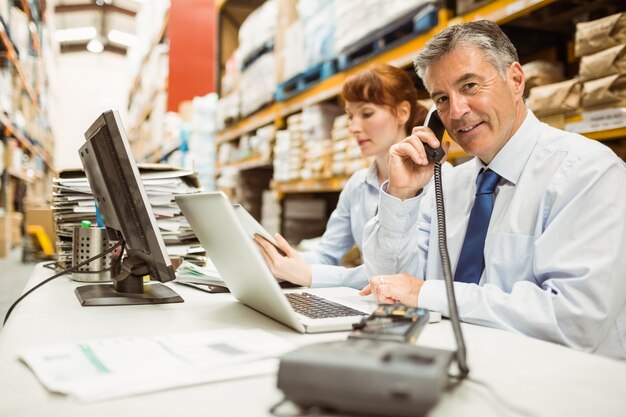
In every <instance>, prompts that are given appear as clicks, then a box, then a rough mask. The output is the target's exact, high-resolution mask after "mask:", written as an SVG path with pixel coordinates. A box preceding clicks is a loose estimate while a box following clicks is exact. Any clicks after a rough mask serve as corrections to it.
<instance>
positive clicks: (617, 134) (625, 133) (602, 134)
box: [581, 127, 626, 140]
mask: <svg viewBox="0 0 626 417" xmlns="http://www.w3.org/2000/svg"><path fill="white" fill-rule="evenodd" d="M581 134H582V135H583V136H586V137H588V138H589V139H595V140H613V139H626V127H618V128H615V129H608V130H600V131H597V132H586V133H581Z"/></svg>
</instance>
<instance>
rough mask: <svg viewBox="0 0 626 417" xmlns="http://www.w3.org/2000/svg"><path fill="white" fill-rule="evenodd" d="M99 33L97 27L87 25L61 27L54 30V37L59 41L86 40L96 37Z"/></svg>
mask: <svg viewBox="0 0 626 417" xmlns="http://www.w3.org/2000/svg"><path fill="white" fill-rule="evenodd" d="M96 35H97V32H96V28H95V27H93V26H86V27H82V28H71V29H59V30H57V31H56V32H54V38H55V39H56V40H57V42H76V41H86V40H89V39H93V38H95V37H96Z"/></svg>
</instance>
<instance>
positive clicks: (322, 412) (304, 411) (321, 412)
mask: <svg viewBox="0 0 626 417" xmlns="http://www.w3.org/2000/svg"><path fill="white" fill-rule="evenodd" d="M287 403H291V401H289V400H288V399H287V398H283V399H282V400H280V401H279V402H277V403H276V404H274V405H273V406H272V407H271V408H270V410H269V411H270V414H272V415H273V416H276V417H304V416H307V417H315V416H319V417H322V416H327V415H329V414H332V412H331V410H329V409H326V408H323V407H319V406H311V407H301V406H299V405H296V404H294V403H291V404H294V407H296V408H297V409H298V410H300V412H299V413H298V414H283V413H280V412H279V411H278V409H279V408H280V407H281V406H282V405H284V404H287Z"/></svg>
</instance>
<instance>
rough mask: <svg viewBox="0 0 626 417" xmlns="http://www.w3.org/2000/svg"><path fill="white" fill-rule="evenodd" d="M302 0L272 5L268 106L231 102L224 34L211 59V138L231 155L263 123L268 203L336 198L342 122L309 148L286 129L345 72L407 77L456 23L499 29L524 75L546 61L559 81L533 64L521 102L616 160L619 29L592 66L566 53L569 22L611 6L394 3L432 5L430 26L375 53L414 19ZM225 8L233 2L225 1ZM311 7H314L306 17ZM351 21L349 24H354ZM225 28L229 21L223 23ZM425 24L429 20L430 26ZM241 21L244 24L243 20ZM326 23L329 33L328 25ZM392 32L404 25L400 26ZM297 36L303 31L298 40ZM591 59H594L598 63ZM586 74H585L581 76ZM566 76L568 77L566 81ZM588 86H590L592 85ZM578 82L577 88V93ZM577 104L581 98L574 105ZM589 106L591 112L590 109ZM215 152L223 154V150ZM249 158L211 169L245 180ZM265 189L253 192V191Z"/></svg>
mask: <svg viewBox="0 0 626 417" xmlns="http://www.w3.org/2000/svg"><path fill="white" fill-rule="evenodd" d="M229 3H230V2H229V1H225V2H223V4H221V6H220V8H219V10H220V13H223V12H224V11H226V12H227V13H228V14H230V13H232V10H231V9H228V7H229ZM237 3H238V2H237ZM304 3H305V2H299V1H297V0H276V1H275V4H276V5H277V7H278V11H277V15H278V23H277V25H276V28H275V30H276V32H275V36H276V38H275V42H274V50H273V55H274V57H275V65H276V67H275V77H276V78H275V80H274V81H272V85H274V83H275V85H277V90H276V91H277V93H276V94H275V101H274V102H271V103H266V104H264V105H263V106H261V107H259V108H258V109H257V110H254V111H252V112H249V111H243V112H242V111H241V99H242V97H244V96H245V95H247V94H250V92H249V91H248V90H247V89H245V88H242V86H241V84H240V83H239V82H238V80H239V77H240V76H241V66H240V65H238V64H237V59H240V58H241V57H238V55H237V52H236V51H237V45H235V44H233V43H232V39H233V37H232V36H229V37H227V38H228V39H229V42H230V44H229V45H228V47H227V48H225V49H228V50H229V51H230V53H229V55H228V56H229V57H230V58H231V59H228V60H227V59H226V57H223V59H222V62H221V65H222V68H223V70H224V72H223V74H222V75H223V76H222V83H221V85H220V88H219V89H220V90H221V98H220V106H221V108H222V110H223V111H222V112H221V116H220V119H219V120H218V124H219V125H220V131H219V132H218V133H217V145H218V152H220V148H226V149H228V148H238V147H239V146H240V144H241V140H242V139H243V140H244V144H245V142H246V141H248V140H249V138H247V137H252V136H255V135H257V132H258V130H259V129H261V128H263V127H264V126H272V127H274V128H275V129H276V131H275V135H274V138H273V142H272V152H271V155H272V156H271V161H272V171H271V172H272V173H271V181H270V182H269V184H268V188H269V189H270V190H272V191H273V192H275V194H274V196H275V197H277V198H280V199H283V200H284V202H286V201H288V199H289V198H295V197H298V198H300V197H303V196H304V195H308V197H309V198H311V199H315V198H318V197H322V195H325V194H328V193H337V192H338V191H340V190H341V189H342V188H343V184H345V181H346V180H347V178H349V176H350V174H351V173H352V172H354V170H355V169H358V167H357V165H358V164H357V162H356V161H357V160H358V158H356V157H355V158H354V162H348V161H349V160H350V158H351V157H354V156H355V155H352V153H351V152H355V151H354V150H350V149H349V143H350V140H349V139H346V136H347V132H346V130H347V129H346V128H345V119H343V124H342V116H341V114H339V113H338V114H336V115H335V118H336V120H334V122H335V126H334V128H333V129H332V130H331V131H329V132H328V135H327V136H326V137H325V138H323V139H321V140H320V141H319V144H317V143H316V141H312V140H311V141H309V140H306V141H303V140H302V138H301V137H300V136H298V134H297V133H296V131H295V129H294V126H295V123H296V121H297V119H298V118H300V117H302V116H301V115H302V114H304V113H305V112H306V111H307V109H310V108H312V107H314V106H317V105H337V104H339V103H338V96H339V93H340V91H341V86H342V84H343V82H344V81H345V79H346V78H347V77H348V76H349V75H350V74H353V73H355V72H356V71H359V70H360V69H362V68H364V67H366V66H369V65H371V64H373V63H389V64H392V65H395V66H398V67H401V68H405V69H406V70H407V72H411V64H412V60H413V58H414V56H415V53H416V52H417V51H418V50H419V49H420V48H421V47H422V46H423V45H424V43H425V42H426V41H427V40H428V39H430V38H431V37H432V36H433V35H434V34H435V33H437V32H438V31H440V30H441V29H443V28H445V27H447V26H448V25H451V24H455V23H459V22H463V21H472V20H476V19H489V20H493V21H495V22H496V23H498V24H499V25H501V27H502V28H503V29H504V31H505V32H506V33H507V35H509V37H510V38H511V39H512V41H513V43H514V44H515V45H516V47H517V48H518V52H519V55H520V60H521V63H522V64H524V65H525V68H530V67H529V66H527V65H529V64H532V63H533V62H537V61H544V62H547V63H549V64H550V65H552V66H554V67H558V66H559V65H560V68H561V69H560V71H561V76H560V78H559V77H556V78H555V77H552V78H550V77H547V76H546V74H545V72H544V70H543V69H542V66H537V67H538V68H539V70H538V71H537V72H536V80H531V77H530V75H531V73H530V71H528V74H527V75H529V77H528V80H529V85H536V88H535V89H533V90H535V91H533V90H531V91H532V97H531V98H529V99H528V100H529V101H528V103H529V106H530V107H531V108H532V109H534V110H535V111H536V112H537V114H538V116H540V117H542V118H543V119H544V120H545V121H547V122H549V123H551V124H554V125H557V126H559V127H562V128H567V129H571V130H575V131H579V132H581V133H583V134H585V135H586V136H588V137H590V138H592V139H598V140H604V141H606V143H607V144H609V145H610V146H611V147H612V148H613V149H615V151H616V152H618V153H619V150H620V146H621V145H620V143H623V140H624V139H625V138H626V127H624V126H623V125H620V122H619V121H618V120H619V119H620V118H622V117H623V116H622V115H623V109H624V106H623V104H620V103H621V102H620V100H621V99H620V98H619V97H621V96H620V93H619V91H618V90H619V88H621V87H620V86H621V85H622V84H623V81H622V79H621V72H623V70H622V69H620V68H622V67H621V65H622V62H621V60H623V56H624V52H623V45H624V42H623V41H621V43H620V41H619V36H620V35H619V33H621V32H620V30H622V29H620V21H617V22H616V23H612V24H611V25H610V26H611V27H610V28H609V32H610V33H611V36H615V37H616V39H617V40H618V43H617V44H609V43H607V42H605V43H604V44H603V45H605V46H606V48H609V47H613V48H615V49H614V50H612V49H611V50H608V51H600V50H597V51H594V54H600V55H599V56H598V57H594V58H595V60H598V59H599V60H600V61H595V60H591V57H587V56H585V57H583V58H582V59H581V58H579V57H578V56H576V55H575V54H574V44H575V38H576V36H578V35H577V33H578V32H577V31H576V22H593V21H595V20H598V19H602V18H606V17H608V16H611V15H614V14H621V13H622V12H623V9H624V7H623V5H621V3H620V2H618V1H614V0H598V1H594V2H580V1H578V0H560V1H555V0H494V1H489V0H481V1H476V0H464V1H460V0H457V1H456V2H453V1H437V2H427V1H415V2H403V3H402V4H400V3H398V5H399V6H398V7H400V6H403V7H405V8H406V9H405V10H408V9H410V12H407V13H412V12H415V11H416V10H418V9H419V8H420V6H424V5H425V4H427V3H428V4H429V5H430V7H431V9H430V13H432V7H435V10H436V13H435V15H434V16H436V23H434V26H433V27H422V28H421V30H425V31H424V32H423V33H417V31H416V32H415V33H413V32H411V33H410V34H408V35H407V33H405V32H402V30H400V29H398V32H397V33H396V35H397V37H398V39H400V40H401V42H399V43H397V44H392V45H391V46H390V47H385V45H384V42H383V44H381V45H378V44H377V46H376V47H372V46H371V44H368V42H370V41H371V40H372V39H374V41H376V39H375V38H376V37H377V36H378V38H380V39H378V42H382V41H381V39H382V37H383V36H390V37H389V39H394V37H393V36H394V35H393V33H388V32H389V30H388V29H389V28H390V27H392V26H394V25H393V24H392V23H393V22H405V21H410V22H413V24H416V22H417V21H419V19H418V17H419V16H418V15H417V14H415V15H413V16H411V18H410V19H409V20H407V19H408V18H407V15H402V13H399V14H396V15H394V17H393V19H391V18H389V19H391V20H387V21H385V20H384V19H385V18H386V17H388V16H389V15H391V13H386V14H383V13H379V12H378V13H376V16H374V14H372V13H368V12H367V10H369V6H370V3H372V4H374V3H376V4H378V3H377V2H376V1H372V2H367V4H362V2H340V1H334V2H333V1H324V2H316V5H315V7H314V6H313V5H306V4H304ZM391 3H394V2H386V3H385V4H386V5H389V4H391ZM409 3H410V5H409ZM232 4H233V5H234V4H235V2H233V3H232ZM381 4H382V3H381ZM394 4H395V3H394ZM379 6H380V5H379ZM266 7H267V6H266ZM381 7H382V6H381ZM381 7H378V8H377V9H376V8H375V7H374V8H373V10H374V9H375V10H378V11H380V10H382V8H381ZM313 9H315V10H314V11H313V12H311V11H312V10H313ZM329 10H333V12H332V13H330V12H329ZM251 15H252V14H251V13H250V11H248V12H247V14H246V15H245V16H242V15H239V19H240V20H239V21H240V22H243V21H245V20H246V18H247V17H248V16H251ZM229 16H230V15H229ZM318 16H329V18H328V19H323V20H324V21H323V22H319V21H317V20H319V19H316V18H317V17H318ZM330 16H332V17H330ZM430 17H431V18H432V17H433V15H432V14H431V15H430ZM307 19H312V20H307ZM350 19H352V21H351V20H350ZM355 19H356V21H358V24H354V20H355ZM377 19H378V20H377ZM612 19H615V18H612ZM609 20H610V19H609ZM230 21H231V23H232V19H230ZM316 22H317V23H316ZM350 22H352V24H350ZM364 22H370V23H371V24H369V23H368V24H365V23H364ZM432 22H433V20H431V23H432ZM611 22H613V20H611ZM246 23H249V22H247V21H246ZM331 23H332V24H331ZM333 24H334V27H331V26H332V25H333ZM329 25H330V26H329ZM235 26H236V25H235ZM247 26H248V27H247V29H246V30H247V31H250V26H249V25H247ZM400 26H402V28H405V25H399V27H400ZM372 28H378V29H372ZM236 29H237V28H236V27H233V26H232V25H231V27H230V29H229V30H230V31H231V32H232V31H234V30H236ZM359 30H360V31H361V32H362V33H360V32H359ZM357 32H359V33H357ZM366 32H367V33H366ZM391 32H393V31H391ZM402 33H404V35H403V36H401V35H402ZM231 34H232V33H231ZM304 34H308V35H307V37H306V40H305V39H304ZM405 35H406V38H405V37H404V36H405ZM338 37H339V38H338ZM223 41H224V39H223ZM325 42H334V44H335V46H334V47H333V48H326V46H327V45H325ZM367 45H370V52H367V51H365V52H363V53H362V54H360V55H359V54H357V55H358V56H355V59H354V60H352V61H351V60H348V59H347V58H346V57H345V56H344V58H346V59H345V61H346V64H345V65H344V66H338V65H336V64H335V66H334V68H333V71H327V73H326V74H325V75H324V76H322V75H321V74H319V76H318V77H317V78H316V79H314V80H312V81H311V82H307V81H306V80H301V78H302V77H304V75H306V74H307V71H313V70H312V69H315V68H319V65H321V64H320V63H322V64H324V63H327V62H332V61H333V60H338V59H339V58H340V57H341V55H340V54H341V53H347V52H349V51H352V50H353V49H354V50H357V49H359V48H360V47H363V48H365V47H366V46H367ZM620 47H621V48H620ZM325 48H326V49H325ZM606 48H602V49H606ZM328 50H330V51H333V54H328V55H324V53H325V52H326V51H328ZM364 50H365V49H364ZM266 53H267V52H266ZM307 54H309V55H307ZM587 55H588V54H587ZM312 56H315V57H317V61H315V62H314V60H313V59H312V58H311V57H312ZM358 59H362V61H358ZM590 60H591V61H590ZM587 61H590V62H587ZM336 62H338V61H336ZM598 62H601V65H600V64H599V63H598ZM316 65H317V66H318V67H316ZM324 65H326V64H324ZM590 65H591V67H590ZM579 66H580V70H579ZM602 66H605V67H608V68H609V69H610V71H609V72H607V71H606V70H602V71H601V70H600V67H602ZM591 68H593V70H591ZM598 72H601V74H598ZM587 73H589V75H586V74H587ZM578 74H580V76H581V78H585V77H586V78H588V79H589V80H588V81H581V79H579V78H578V77H577V75H578ZM298 77H300V79H299V78H298ZM574 77H576V80H574V81H568V80H572V79H573V78H574ZM606 77H610V78H606ZM545 78H549V80H548V81H546V80H545ZM603 78H606V80H603ZM596 79H600V80H602V82H603V83H604V84H601V85H598V86H595V85H594V81H595V80H596ZM294 80H295V81H294ZM557 82H564V83H563V85H562V87H560V86H552V87H545V88H546V89H545V90H543V92H542V89H543V88H544V86H543V85H545V84H546V83H551V84H554V83H557ZM596 82H597V83H600V81H596ZM294 83H295V84H294ZM583 83H585V84H587V89H586V90H585V88H584V84H583ZM292 84H293V85H292ZM268 85H269V84H268ZM416 85H417V86H418V88H419V89H420V91H421V92H422V94H423V96H422V98H425V97H427V94H426V93H425V90H424V89H423V87H422V86H421V85H420V83H419V81H417V79H416ZM592 87H593V90H592V89H591V88H592ZM549 88H556V90H549ZM555 91H556V92H555ZM595 91H597V92H602V91H606V92H607V94H605V96H604V97H603V98H600V99H596V98H595V97H596V95H597V94H598V93H597V92H595ZM608 96H610V97H613V99H611V100H607V99H606V97H608ZM542 97H543V99H542ZM582 97H586V99H585V101H584V104H583V98H582ZM537 99H538V100H537ZM542 100H544V102H543V103H541V105H539V106H537V107H536V106H535V104H536V103H537V101H542ZM597 105H599V106H600V107H596V106H597ZM611 123H613V124H611ZM342 132H343V133H342ZM309 142H310V143H309ZM322 149H329V150H330V152H329V153H328V154H326V153H324V151H322ZM223 153H225V154H226V153H228V152H227V151H223ZM348 155H351V156H350V157H349V156H348ZM620 155H623V153H621V154H620ZM450 157H451V159H452V160H453V162H454V161H455V160H456V161H461V160H463V159H465V158H467V155H466V154H465V153H464V152H463V150H462V149H460V147H459V146H458V145H456V144H454V143H453V144H452V148H451V152H450ZM251 158H252V159H249V160H248V159H243V160H240V161H238V162H233V163H232V164H226V165H220V168H221V169H220V170H218V172H219V173H220V174H223V173H225V172H226V173H227V175H228V176H231V177H233V178H235V177H236V176H237V175H250V173H247V172H248V171H253V172H254V171H255V170H256V169H258V168H259V166H258V165H256V164H257V162H256V161H257V160H256V159H254V157H251ZM266 162H267V160H265V159H262V162H260V163H261V164H263V166H264V168H263V169H266V168H265V164H266ZM360 163H362V164H364V163H365V162H363V161H361V162H360ZM360 166H363V165H360ZM360 166H359V167H360ZM218 182H219V180H218ZM224 182H226V183H229V184H230V185H233V184H236V181H235V182H233V181H224ZM235 186H236V185H235ZM265 191H267V190H265ZM265 191H264V190H258V192H259V193H263V192H265ZM317 194H320V195H319V196H318V195H317ZM261 201H262V200H261ZM313 204H315V203H313ZM259 211H263V209H262V208H260V209H259ZM282 216H283V219H285V218H286V217H285V211H284V210H283V212H282Z"/></svg>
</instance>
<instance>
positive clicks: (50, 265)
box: [43, 261, 59, 271]
mask: <svg viewBox="0 0 626 417" xmlns="http://www.w3.org/2000/svg"><path fill="white" fill-rule="evenodd" d="M43 267H44V268H48V269H52V270H53V271H56V270H57V268H58V267H59V263H58V262H57V261H52V262H48V263H47V264H43Z"/></svg>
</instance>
